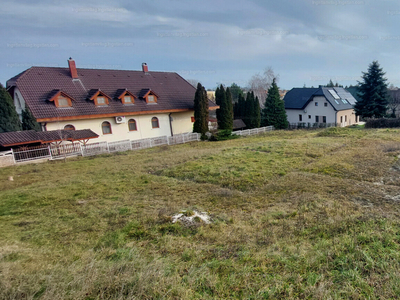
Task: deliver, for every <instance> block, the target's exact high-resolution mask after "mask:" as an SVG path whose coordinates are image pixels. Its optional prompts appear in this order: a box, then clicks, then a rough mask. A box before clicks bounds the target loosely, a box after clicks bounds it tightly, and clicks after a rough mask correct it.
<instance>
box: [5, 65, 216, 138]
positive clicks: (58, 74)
mask: <svg viewBox="0 0 400 300" xmlns="http://www.w3.org/2000/svg"><path fill="white" fill-rule="evenodd" d="M7 90H8V92H9V93H10V94H11V96H12V98H13V99H14V103H15V106H16V109H17V112H18V114H19V115H21V113H22V111H23V110H24V109H25V107H26V106H28V107H29V109H30V110H31V111H32V114H33V115H34V117H35V118H36V120H37V121H38V122H39V123H40V124H41V126H42V130H43V131H50V130H60V129H64V130H82V129H90V130H92V131H93V132H95V133H97V134H98V135H99V138H98V139H96V141H108V142H112V141H119V140H126V139H129V140H137V139H144V138H153V137H159V136H171V135H175V134H180V133H186V132H192V130H193V122H194V118H193V116H194V95H195V92H196V89H195V88H194V87H193V86H192V85H191V84H190V83H188V82H187V81H186V80H185V79H183V78H182V77H181V76H179V75H178V74H177V73H172V72H152V71H149V70H148V66H147V64H143V65H142V71H127V70H101V69H80V68H77V67H76V65H75V61H74V60H72V59H71V58H70V59H69V60H68V68H54V67H31V68H29V69H27V70H26V71H24V72H22V73H20V74H18V75H17V76H15V77H13V78H11V79H10V80H8V81H7ZM209 107H210V110H214V109H217V108H218V106H217V105H216V104H215V103H213V102H212V101H210V102H209Z"/></svg>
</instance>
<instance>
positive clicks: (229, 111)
mask: <svg viewBox="0 0 400 300" xmlns="http://www.w3.org/2000/svg"><path fill="white" fill-rule="evenodd" d="M215 101H216V103H217V105H219V107H220V108H219V109H217V121H218V129H221V130H228V131H232V129H233V104H232V95H231V93H230V91H229V88H227V89H226V91H225V89H224V87H223V85H222V84H221V86H220V87H219V88H217V90H216V91H215Z"/></svg>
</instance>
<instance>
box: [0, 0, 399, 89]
mask: <svg viewBox="0 0 400 300" xmlns="http://www.w3.org/2000/svg"><path fill="white" fill-rule="evenodd" d="M1 2H2V4H1V10H0V24H1V28H2V30H1V33H0V35H1V41H2V43H1V46H0V47H1V54H2V55H1V57H0V65H1V69H0V70H1V72H0V82H1V83H2V84H5V82H6V81H7V80H8V79H9V78H11V77H13V76H15V75H17V74H18V73H20V72H22V71H24V70H26V69H28V68H30V67H31V66H54V67H67V60H68V58H69V57H72V58H73V59H75V61H76V65H77V67H78V68H80V67H81V68H104V69H124V70H141V64H142V62H146V63H147V64H148V66H149V71H151V70H154V71H174V72H178V73H179V74H180V75H181V76H182V77H184V78H186V79H197V80H198V81H200V82H201V83H202V84H203V85H204V86H205V87H206V88H207V89H208V88H214V87H216V85H217V84H219V83H223V84H225V85H231V84H232V83H233V82H235V83H237V84H238V85H240V86H246V85H247V83H248V81H249V79H250V78H251V76H252V75H254V74H256V73H262V72H263V70H264V69H265V68H266V67H268V66H271V67H272V68H273V69H274V71H275V73H278V74H279V75H280V79H279V82H278V84H279V86H280V88H282V89H291V88H293V87H302V86H303V85H304V84H306V85H307V86H318V85H320V84H326V83H327V82H328V81H329V79H332V80H333V81H334V82H336V81H337V82H339V83H340V84H343V85H349V84H356V83H357V80H360V76H361V74H362V72H363V71H366V70H367V68H368V65H369V64H370V63H371V62H372V61H373V60H378V61H379V64H380V65H381V67H382V68H383V70H384V71H385V72H386V77H387V78H388V81H389V82H390V83H393V84H394V85H397V86H400V55H399V54H400V1H394V0H340V1H339V0H239V1H227V0H212V1H210V0H201V1H197V0H186V1H183V0H146V1H132V0H119V1H104V0H96V1H85V0H83V1H82V0H80V1H77V0H71V1H64V0H53V1H50V0H37V1H32V0H2V1H1Z"/></svg>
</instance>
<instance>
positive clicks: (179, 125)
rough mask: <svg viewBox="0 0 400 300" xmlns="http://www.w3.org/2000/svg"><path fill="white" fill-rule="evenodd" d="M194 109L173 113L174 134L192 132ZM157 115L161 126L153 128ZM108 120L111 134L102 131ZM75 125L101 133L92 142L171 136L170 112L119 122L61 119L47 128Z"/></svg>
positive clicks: (55, 128)
mask: <svg viewBox="0 0 400 300" xmlns="http://www.w3.org/2000/svg"><path fill="white" fill-rule="evenodd" d="M191 116H193V111H191V112H183V113H173V114H172V117H173V121H172V129H173V134H179V133H185V132H192V130H193V123H192V122H191ZM153 117H157V118H158V121H159V125H160V127H159V128H152V124H151V119H152V118H153ZM129 119H134V120H135V121H136V127H137V130H136V131H129V127H128V121H129ZM104 121H107V122H109V123H110V124H111V130H112V133H111V134H103V133H102V127H101V125H102V123H103V122H104ZM68 124H70V125H73V126H74V127H75V129H76V130H79V129H91V130H92V131H93V132H95V133H97V134H98V135H99V138H97V139H93V140H91V141H90V142H92V143H94V142H102V141H107V142H114V141H121V140H128V139H129V140H139V139H145V138H153V137H159V136H171V127H170V123H169V114H154V115H138V116H130V117H128V116H127V117H126V123H122V124H117V123H116V121H115V118H99V119H89V120H74V121H60V122H53V123H47V126H46V127H47V130H58V129H64V126H65V125H68Z"/></svg>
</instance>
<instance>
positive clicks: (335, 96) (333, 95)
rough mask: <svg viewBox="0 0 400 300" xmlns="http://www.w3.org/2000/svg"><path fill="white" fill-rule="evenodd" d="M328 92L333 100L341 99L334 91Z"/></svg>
mask: <svg viewBox="0 0 400 300" xmlns="http://www.w3.org/2000/svg"><path fill="white" fill-rule="evenodd" d="M328 92H329V93H330V94H331V95H332V97H333V98H335V99H338V100H339V99H340V97H339V96H338V94H336V92H335V91H334V90H328Z"/></svg>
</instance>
